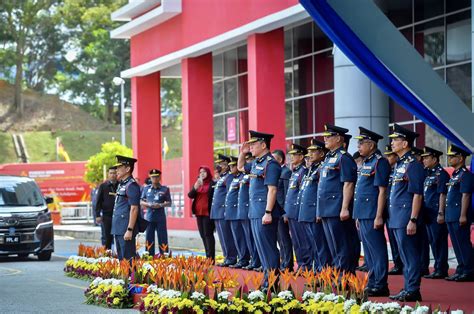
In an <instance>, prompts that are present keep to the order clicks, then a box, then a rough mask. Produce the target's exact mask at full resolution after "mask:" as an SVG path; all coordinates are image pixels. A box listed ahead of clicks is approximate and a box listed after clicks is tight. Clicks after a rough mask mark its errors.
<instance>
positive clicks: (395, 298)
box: [388, 289, 406, 300]
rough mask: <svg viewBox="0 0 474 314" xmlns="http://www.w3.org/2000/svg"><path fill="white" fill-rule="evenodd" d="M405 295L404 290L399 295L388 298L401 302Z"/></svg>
mask: <svg viewBox="0 0 474 314" xmlns="http://www.w3.org/2000/svg"><path fill="white" fill-rule="evenodd" d="M405 293H406V292H405V290H403V289H402V290H400V292H399V293H397V294H394V295H391V296H389V297H388V298H389V299H391V300H399V299H400V298H401V297H402V296H403V295H405Z"/></svg>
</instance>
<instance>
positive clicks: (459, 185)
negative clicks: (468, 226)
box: [444, 167, 474, 223]
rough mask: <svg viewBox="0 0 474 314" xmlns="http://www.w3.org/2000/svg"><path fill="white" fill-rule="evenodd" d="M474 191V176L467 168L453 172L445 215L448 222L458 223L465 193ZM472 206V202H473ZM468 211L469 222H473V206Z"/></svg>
mask: <svg viewBox="0 0 474 314" xmlns="http://www.w3.org/2000/svg"><path fill="white" fill-rule="evenodd" d="M473 189H474V175H473V174H472V173H471V172H469V170H467V169H466V168H465V167H462V168H459V169H458V170H456V171H454V172H453V175H452V176H451V179H450V180H449V183H448V195H447V198H446V211H445V213H444V216H445V221H446V222H457V221H459V217H460V216H461V201H462V194H463V193H472V192H473ZM471 204H472V202H471ZM471 204H470V206H469V208H468V211H467V221H468V223H471V222H472V216H473V215H472V205H471Z"/></svg>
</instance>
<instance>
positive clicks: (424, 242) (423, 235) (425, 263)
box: [416, 222, 430, 273]
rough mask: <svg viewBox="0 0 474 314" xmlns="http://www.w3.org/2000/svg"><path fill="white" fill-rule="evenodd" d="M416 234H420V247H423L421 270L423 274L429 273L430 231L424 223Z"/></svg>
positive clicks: (419, 226)
mask: <svg viewBox="0 0 474 314" xmlns="http://www.w3.org/2000/svg"><path fill="white" fill-rule="evenodd" d="M416 232H417V233H418V232H419V233H420V245H421V254H420V258H421V263H420V267H421V268H420V269H421V272H422V273H423V272H427V271H428V272H429V268H430V240H429V238H428V231H427V229H426V224H425V223H424V222H423V223H421V224H420V225H418V228H417V230H416Z"/></svg>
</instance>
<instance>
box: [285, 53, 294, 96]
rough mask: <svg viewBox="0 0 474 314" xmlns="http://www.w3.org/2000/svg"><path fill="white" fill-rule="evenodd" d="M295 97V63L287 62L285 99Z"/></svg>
mask: <svg viewBox="0 0 474 314" xmlns="http://www.w3.org/2000/svg"><path fill="white" fill-rule="evenodd" d="M292 96H293V62H292V61H290V62H285V98H290V97H292Z"/></svg>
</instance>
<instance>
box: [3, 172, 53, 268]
mask: <svg viewBox="0 0 474 314" xmlns="http://www.w3.org/2000/svg"><path fill="white" fill-rule="evenodd" d="M50 202H52V199H51V198H44V197H43V194H42V193H41V191H40V189H39V187H38V185H37V184H36V182H35V181H34V180H33V179H31V178H28V177H19V176H3V175H0V255H3V256H8V255H18V256H19V257H27V256H28V255H29V254H35V255H37V256H38V259H39V260H42V261H49V260H50V259H51V254H52V253H53V251H54V231H53V222H52V220H51V214H50V213H49V211H48V207H47V204H48V203H50Z"/></svg>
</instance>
